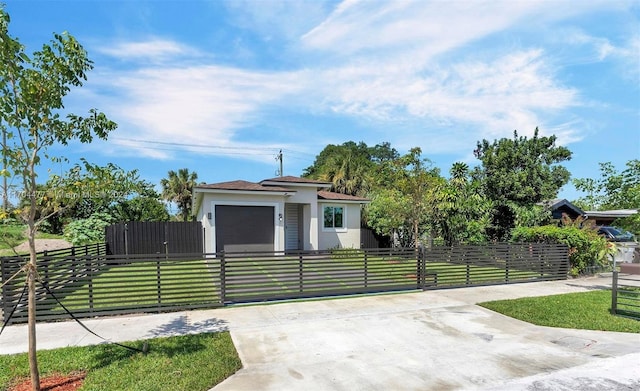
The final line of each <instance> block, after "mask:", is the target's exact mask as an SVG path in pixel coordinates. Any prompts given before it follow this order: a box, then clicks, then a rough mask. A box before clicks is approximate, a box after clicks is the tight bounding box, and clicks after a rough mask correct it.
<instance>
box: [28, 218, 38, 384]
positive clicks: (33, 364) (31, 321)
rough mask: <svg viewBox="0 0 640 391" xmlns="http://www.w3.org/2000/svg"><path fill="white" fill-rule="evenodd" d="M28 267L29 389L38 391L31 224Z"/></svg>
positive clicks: (34, 257) (34, 281)
mask: <svg viewBox="0 0 640 391" xmlns="http://www.w3.org/2000/svg"><path fill="white" fill-rule="evenodd" d="M29 225H30V226H29V266H28V268H27V270H28V272H27V284H28V289H29V307H28V325H27V326H28V333H29V371H30V373H31V389H32V390H33V391H40V371H39V370H38V358H37V349H36V243H35V231H34V227H33V224H29Z"/></svg>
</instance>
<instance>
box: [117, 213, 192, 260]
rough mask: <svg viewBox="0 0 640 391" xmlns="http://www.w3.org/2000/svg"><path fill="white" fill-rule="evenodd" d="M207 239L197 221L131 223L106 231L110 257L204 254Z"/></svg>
mask: <svg viewBox="0 0 640 391" xmlns="http://www.w3.org/2000/svg"><path fill="white" fill-rule="evenodd" d="M203 236H204V234H203V228H202V224H200V222H197V221H192V222H177V221H171V222H149V221H145V222H141V221H129V222H127V223H119V224H113V225H110V226H108V227H106V228H105V238H106V242H107V253H108V254H110V255H131V254H192V253H202V252H204V238H203Z"/></svg>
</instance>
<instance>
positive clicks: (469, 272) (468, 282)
mask: <svg viewBox="0 0 640 391" xmlns="http://www.w3.org/2000/svg"><path fill="white" fill-rule="evenodd" d="M465 263H466V264H467V275H466V277H467V285H471V264H469V260H468V259H465Z"/></svg>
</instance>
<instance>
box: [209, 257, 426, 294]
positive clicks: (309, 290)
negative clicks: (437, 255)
mask: <svg viewBox="0 0 640 391" xmlns="http://www.w3.org/2000/svg"><path fill="white" fill-rule="evenodd" d="M418 258H419V253H418V252H417V251H416V250H414V249H386V250H385V249H368V250H339V251H334V252H314V253H304V252H300V253H291V254H274V253H254V254H240V253H235V254H222V257H221V268H222V269H221V273H222V275H223V276H224V278H223V281H224V286H223V287H222V299H223V301H224V302H225V303H238V302H247V301H262V300H275V299H291V298H305V297H313V296H337V295H346V294H357V293H371V292H382V291H396V290H407V289H419V286H418V279H417V278H416V275H417V274H418Z"/></svg>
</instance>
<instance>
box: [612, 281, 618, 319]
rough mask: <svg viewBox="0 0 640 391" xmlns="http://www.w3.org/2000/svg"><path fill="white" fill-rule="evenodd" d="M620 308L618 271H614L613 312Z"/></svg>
mask: <svg viewBox="0 0 640 391" xmlns="http://www.w3.org/2000/svg"><path fill="white" fill-rule="evenodd" d="M617 310H618V271H617V270H614V271H613V281H612V282H611V313H612V314H613V315H615V314H616V311H617Z"/></svg>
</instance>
